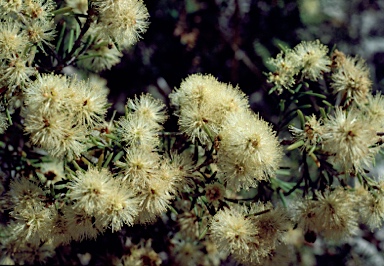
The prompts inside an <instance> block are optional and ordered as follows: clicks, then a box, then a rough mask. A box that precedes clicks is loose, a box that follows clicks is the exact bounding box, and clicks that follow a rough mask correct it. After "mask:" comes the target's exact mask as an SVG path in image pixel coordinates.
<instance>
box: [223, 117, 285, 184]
mask: <svg viewBox="0 0 384 266" xmlns="http://www.w3.org/2000/svg"><path fill="white" fill-rule="evenodd" d="M220 139H221V140H220V149H219V152H218V162H217V165H218V167H219V169H220V170H221V171H220V172H219V176H221V177H222V178H223V179H224V181H225V182H227V187H233V188H235V189H237V190H239V189H241V188H246V189H247V188H249V187H251V186H255V185H256V181H257V180H264V179H268V178H269V177H273V176H274V174H275V171H276V170H277V168H278V166H279V162H280V160H281V157H282V150H281V147H280V145H279V142H278V140H277V138H276V135H275V133H274V132H273V131H272V129H271V127H270V126H269V124H268V123H266V122H265V121H263V120H262V119H260V118H259V117H258V116H257V115H255V114H252V113H251V112H250V111H248V112H242V113H239V114H230V115H228V117H227V119H226V121H225V123H224V125H223V128H222V130H221V133H220Z"/></svg>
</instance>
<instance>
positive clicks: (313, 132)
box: [289, 115, 323, 151]
mask: <svg viewBox="0 0 384 266" xmlns="http://www.w3.org/2000/svg"><path fill="white" fill-rule="evenodd" d="M289 130H290V131H291V133H292V134H293V136H294V137H295V139H296V141H302V142H303V148H304V149H305V150H307V151H311V150H312V149H314V148H316V145H318V144H321V141H322V135H323V127H322V120H321V119H317V118H316V116H315V115H312V116H310V117H308V118H307V121H306V122H305V125H304V128H303V129H299V128H296V127H294V126H290V127H289Z"/></svg>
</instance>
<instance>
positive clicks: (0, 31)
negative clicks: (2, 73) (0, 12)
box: [0, 20, 28, 58]
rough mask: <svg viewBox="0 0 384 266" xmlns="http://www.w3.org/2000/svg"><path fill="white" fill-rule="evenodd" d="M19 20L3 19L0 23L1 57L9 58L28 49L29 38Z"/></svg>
mask: <svg viewBox="0 0 384 266" xmlns="http://www.w3.org/2000/svg"><path fill="white" fill-rule="evenodd" d="M21 27H22V25H20V24H19V23H18V22H17V21H10V20H6V21H2V22H1V24H0V50H1V55H0V57H2V58H3V57H4V58H9V57H12V56H14V55H16V54H19V53H21V52H22V51H24V49H26V46H27V43H28V39H27V37H26V35H25V32H24V31H22V30H21Z"/></svg>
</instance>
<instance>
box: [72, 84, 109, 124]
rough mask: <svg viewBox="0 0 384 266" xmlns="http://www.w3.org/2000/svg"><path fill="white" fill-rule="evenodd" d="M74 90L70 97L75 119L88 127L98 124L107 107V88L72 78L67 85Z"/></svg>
mask: <svg viewBox="0 0 384 266" xmlns="http://www.w3.org/2000/svg"><path fill="white" fill-rule="evenodd" d="M69 87H70V89H71V90H72V91H76V94H75V95H74V97H72V104H73V106H74V113H75V121H77V122H78V123H79V124H81V125H83V126H86V127H88V128H94V127H97V126H100V125H101V123H102V122H103V121H104V115H105V114H106V112H107V108H108V99H107V95H108V89H106V88H105V87H104V86H100V85H98V84H97V83H95V82H91V81H90V80H88V81H83V80H76V79H72V82H71V84H70V85H69Z"/></svg>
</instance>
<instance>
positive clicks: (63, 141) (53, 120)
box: [24, 111, 88, 160]
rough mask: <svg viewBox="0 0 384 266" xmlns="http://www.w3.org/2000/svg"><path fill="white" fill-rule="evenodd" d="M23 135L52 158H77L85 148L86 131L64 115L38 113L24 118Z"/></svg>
mask: <svg viewBox="0 0 384 266" xmlns="http://www.w3.org/2000/svg"><path fill="white" fill-rule="evenodd" d="M24 131H25V133H27V134H30V140H31V142H32V144H33V145H37V146H39V147H41V148H43V149H45V150H46V151H47V152H48V153H49V154H50V155H51V156H52V157H57V158H62V157H63V156H67V157H68V159H70V160H71V159H73V157H76V156H79V155H80V153H81V152H83V151H84V150H85V148H86V146H85V137H86V134H87V133H88V131H87V129H86V128H84V127H82V126H81V125H80V126H74V124H73V121H72V119H71V117H68V116H67V115H66V114H65V113H57V114H47V115H44V114H42V113H39V112H37V111H36V112H35V113H34V114H29V115H28V116H27V117H26V118H25V128H24Z"/></svg>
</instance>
